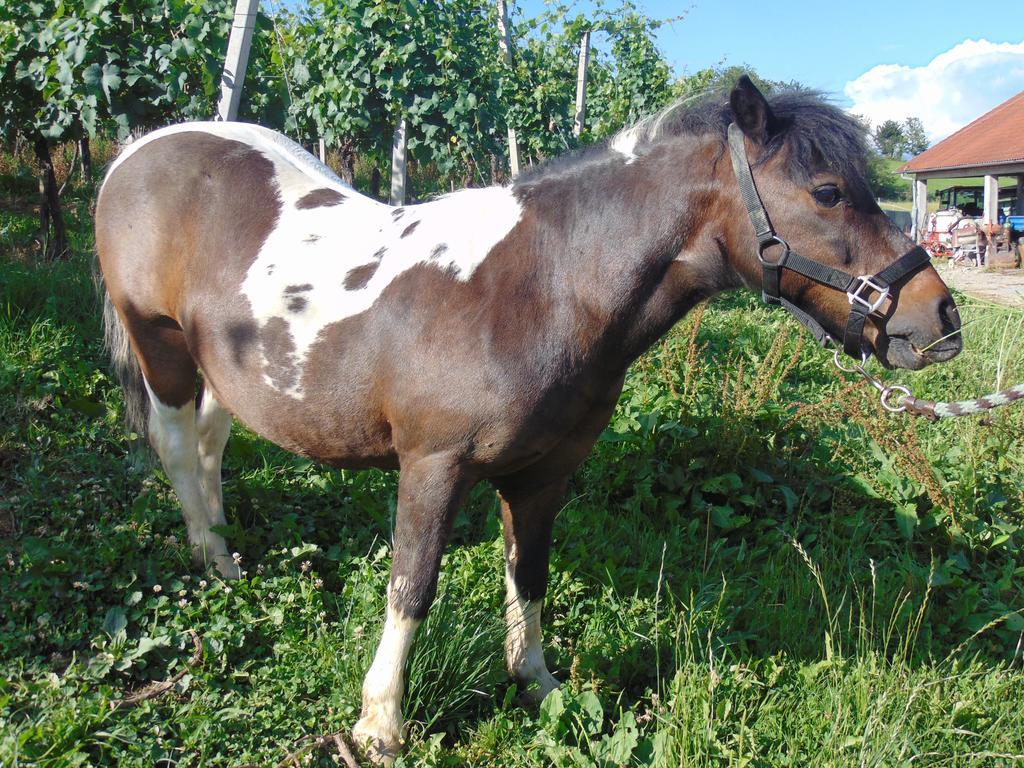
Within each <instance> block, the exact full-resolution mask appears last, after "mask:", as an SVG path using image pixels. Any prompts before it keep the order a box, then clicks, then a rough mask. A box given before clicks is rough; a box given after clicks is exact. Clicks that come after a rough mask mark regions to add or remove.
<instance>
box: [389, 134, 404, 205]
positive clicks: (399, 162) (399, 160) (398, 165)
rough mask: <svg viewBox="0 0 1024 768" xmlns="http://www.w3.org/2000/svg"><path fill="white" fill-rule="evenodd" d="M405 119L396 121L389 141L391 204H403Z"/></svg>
mask: <svg viewBox="0 0 1024 768" xmlns="http://www.w3.org/2000/svg"><path fill="white" fill-rule="evenodd" d="M406 139H407V137H406V126H405V119H404V118H403V119H401V120H399V121H398V125H397V126H396V127H395V136H394V138H393V139H392V141H391V204H392V205H405V181H406V175H405V161H406V152H405V150H406V144H407V141H406Z"/></svg>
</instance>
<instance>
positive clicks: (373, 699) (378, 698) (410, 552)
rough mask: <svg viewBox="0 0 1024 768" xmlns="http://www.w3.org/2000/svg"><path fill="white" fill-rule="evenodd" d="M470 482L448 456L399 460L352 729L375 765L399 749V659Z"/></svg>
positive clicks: (430, 595)
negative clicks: (385, 565) (381, 610)
mask: <svg viewBox="0 0 1024 768" xmlns="http://www.w3.org/2000/svg"><path fill="white" fill-rule="evenodd" d="M469 485H470V482H469V481H468V479H467V478H466V476H465V474H464V473H463V472H462V471H461V470H460V468H459V466H458V465H457V463H456V462H455V461H453V460H452V458H451V457H449V456H445V455H437V454H435V455H430V456H426V457H422V458H417V459H410V460H406V459H405V458H403V460H402V469H401V476H400V478H399V482H398V514H397V520H396V523H395V541H394V555H393V558H392V563H391V581H390V583H389V584H388V600H387V617H386V619H385V622H384V632H383V634H382V635H381V639H380V644H379V645H378V646H377V653H376V655H375V656H374V658H373V664H372V665H371V666H370V671H369V672H367V674H366V678H365V680H364V681H363V711H362V717H361V718H360V719H359V722H358V723H356V725H355V728H353V731H352V735H353V738H354V739H355V741H356V743H357V744H358V745H359V746H361V747H363V749H364V750H365V752H366V754H367V756H368V757H369V758H370V759H371V760H373V761H374V762H379V763H383V764H385V765H387V764H390V763H391V762H392V761H393V760H394V758H395V756H396V755H397V754H398V752H399V750H400V749H401V746H402V739H403V732H402V729H403V722H402V694H403V693H404V692H405V680H404V678H403V671H404V669H405V662H406V659H407V658H408V656H409V648H410V647H411V645H412V640H413V636H414V635H415V634H416V629H417V627H419V625H420V623H421V622H422V621H423V619H424V618H426V615H427V610H428V609H429V608H430V604H431V603H432V602H433V600H434V595H435V593H436V592H437V574H438V569H439V568H440V565H441V555H442V553H443V552H444V547H445V545H446V544H447V542H448V536H449V534H450V533H451V526H452V520H453V519H454V516H455V512H456V511H457V510H458V508H459V505H460V504H461V503H462V500H463V498H464V497H465V494H466V491H467V490H468V488H469Z"/></svg>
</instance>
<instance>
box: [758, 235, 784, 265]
mask: <svg viewBox="0 0 1024 768" xmlns="http://www.w3.org/2000/svg"><path fill="white" fill-rule="evenodd" d="M776 245H781V246H782V252H783V253H789V243H787V242H786V241H785V240H783V239H782V238H781V237H779V236H778V235H772V238H771V240H765V241H764V242H763V243H759V244H758V246H757V260H758V261H760V262H761V263H762V264H771V262H770V261H766V260H765V258H764V252H765V251H767V250H768V249H769V248H773V247H775V246H776Z"/></svg>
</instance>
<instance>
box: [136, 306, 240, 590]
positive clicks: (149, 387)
mask: <svg viewBox="0 0 1024 768" xmlns="http://www.w3.org/2000/svg"><path fill="white" fill-rule="evenodd" d="M126 325H127V329H128V333H129V334H130V335H131V338H132V341H133V347H134V349H135V350H136V351H137V352H138V357H139V364H140V366H141V368H142V375H143V380H144V381H145V385H146V392H147V393H148V395H149V439H150V443H151V444H152V445H153V448H154V449H155V450H156V452H157V455H158V456H159V457H160V462H161V463H162V464H163V467H164V471H165V472H166V473H167V479H168V480H169V481H170V483H171V486H172V487H173V488H174V492H175V493H176V494H177V496H178V501H179V503H180V504H181V511H182V515H183V516H184V518H185V525H186V526H187V528H188V538H189V543H190V544H191V545H192V558H193V560H194V561H195V562H196V563H197V564H198V565H206V564H207V563H213V564H214V565H216V567H217V570H218V571H220V572H221V574H223V575H224V576H225V577H228V578H235V577H237V576H238V566H237V565H235V563H234V562H233V560H232V558H231V556H230V555H229V554H228V549H227V544H225V543H224V538H223V537H222V536H220V534H217V533H214V532H213V531H212V530H210V526H211V525H212V524H214V522H213V521H214V512H212V511H211V508H210V505H209V498H210V496H211V495H212V494H209V493H207V490H206V488H205V487H204V484H203V463H202V462H201V461H200V453H201V446H200V431H201V430H200V429H199V425H198V424H197V418H196V403H195V391H196V382H197V376H196V364H195V361H194V360H193V358H192V355H191V353H190V352H189V350H188V345H187V344H186V343H185V337H184V334H183V333H182V331H181V329H180V328H179V327H177V324H176V323H174V322H173V321H171V320H169V319H168V318H164V319H163V320H158V321H146V320H139V319H136V318H132V320H131V321H129V323H126ZM220 421H221V420H220V419H212V420H211V419H207V422H209V423H216V424H217V426H218V427H219V429H209V428H208V427H207V428H205V429H204V430H203V432H204V434H206V435H207V436H208V439H207V441H206V442H207V443H208V447H209V448H211V449H212V448H213V447H216V443H217V440H215V439H209V438H210V437H211V436H213V437H216V438H219V437H220V434H221V433H222V432H223V426H222V425H220ZM212 433H215V434H212ZM220 447H221V448H223V445H221V446H220ZM207 463H208V464H211V463H212V462H207ZM217 464H218V469H219V456H218V461H217ZM216 494H217V498H218V500H219V494H220V488H219V484H218V487H217V489H216ZM218 510H219V519H218V522H220V521H223V519H224V518H223V510H222V508H221V507H220V506H219V505H218Z"/></svg>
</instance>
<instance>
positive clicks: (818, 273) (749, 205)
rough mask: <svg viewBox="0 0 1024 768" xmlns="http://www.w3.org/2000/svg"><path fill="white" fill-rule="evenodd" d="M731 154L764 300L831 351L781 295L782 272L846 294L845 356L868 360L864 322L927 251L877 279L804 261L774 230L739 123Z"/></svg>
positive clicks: (733, 128) (732, 131)
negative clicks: (773, 253) (776, 250)
mask: <svg viewBox="0 0 1024 768" xmlns="http://www.w3.org/2000/svg"><path fill="white" fill-rule="evenodd" d="M729 155H730V156H731V158H732V169H733V172H734V173H735V174H736V182H737V183H738V184H739V188H740V197H741V198H742V199H743V205H744V206H745V207H746V209H747V213H748V214H749V215H750V222H751V223H752V224H753V225H754V233H755V234H756V235H757V258H758V261H760V262H761V271H762V277H761V295H762V298H763V299H764V300H765V302H767V303H768V304H777V305H779V306H781V307H782V308H783V309H785V310H787V311H788V312H789V313H790V314H792V315H793V316H794V317H796V319H797V320H799V321H800V322H801V323H802V324H803V325H804V326H805V327H806V328H807V329H808V330H809V331H810V332H811V333H812V334H814V337H815V338H816V339H817V340H818V343H819V344H821V345H822V346H828V345H829V344H831V343H832V341H833V339H832V337H831V336H830V335H829V333H828V331H826V330H825V329H824V328H823V327H822V325H821V323H819V322H818V321H817V320H815V319H814V318H813V317H811V316H810V315H809V314H808V313H807V312H805V311H804V310H802V309H800V308H799V307H798V306H796V305H795V304H793V303H792V302H791V301H789V300H788V299H787V298H786V297H784V296H783V295H782V288H781V283H782V270H784V269H788V270H790V271H792V272H796V273H797V274H800V275H803V276H804V277H806V278H809V279H811V280H813V281H814V282H816V283H819V284H820V285H825V286H828V287H829V288H833V289H835V290H837V291H843V292H844V293H845V294H846V297H847V300H848V301H849V302H850V317H849V318H848V320H847V322H846V331H845V333H844V334H843V351H844V352H846V354H848V355H850V356H851V357H854V358H857V359H864V358H865V357H866V354H865V349H867V347H866V345H865V344H864V323H865V322H866V321H867V319H868V317H869V316H870V315H872V314H873V313H875V312H877V311H878V310H879V309H880V308H881V306H882V305H883V304H884V303H885V300H886V299H887V298H889V289H890V287H891V286H892V285H894V284H895V283H897V282H899V281H901V280H903V279H905V278H906V277H907V276H909V275H911V274H913V273H914V272H916V271H917V270H918V269H920V268H921V267H923V266H925V265H926V264H929V263H930V262H931V257H929V255H928V252H927V251H925V250H924V249H923V248H921V247H920V246H918V247H915V248H912V249H911V250H909V251H908V252H907V253H905V254H904V255H903V256H901V257H900V258H898V259H897V260H896V261H894V262H893V263H892V264H890V265H889V266H887V267H886V268H885V269H883V270H882V271H880V272H878V273H877V274H875V275H872V276H868V275H861V276H859V277H855V276H854V275H851V274H848V273H847V272H842V271H840V270H838V269H833V268H832V267H829V266H826V265H824V264H820V263H818V262H816V261H813V260H812V259H808V258H806V257H804V256H801V255H800V254H799V253H797V252H795V251H793V250H790V247H789V244H788V243H787V242H786V241H785V240H783V239H782V238H781V237H779V236H778V235H777V234H776V233H775V229H774V227H772V223H771V220H770V219H769V218H768V211H766V210H765V207H764V203H763V202H762V201H761V196H760V195H759V194H758V193H757V186H756V185H755V184H754V176H753V174H752V173H751V171H750V163H749V161H748V160H747V150H746V145H745V144H744V142H743V132H742V131H741V130H740V128H739V126H737V125H736V124H735V123H732V124H730V125H729ZM776 245H777V246H780V247H781V248H782V253H781V254H780V256H779V258H778V259H777V260H776V261H774V262H770V261H768V260H767V259H766V258H765V251H767V250H768V249H769V248H771V247H773V246H776Z"/></svg>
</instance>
